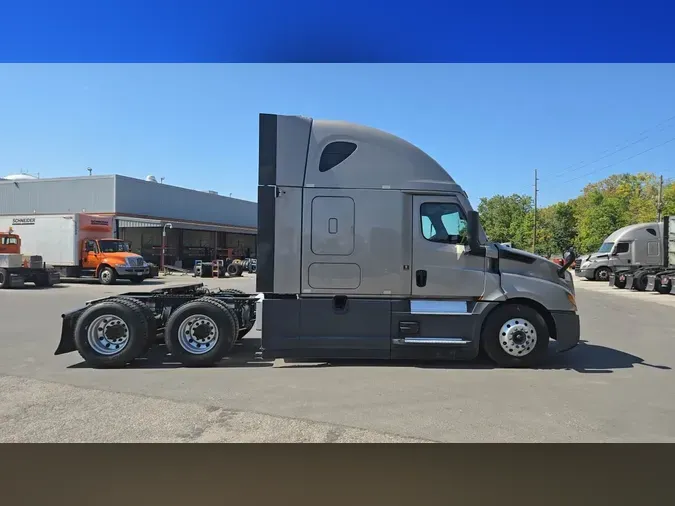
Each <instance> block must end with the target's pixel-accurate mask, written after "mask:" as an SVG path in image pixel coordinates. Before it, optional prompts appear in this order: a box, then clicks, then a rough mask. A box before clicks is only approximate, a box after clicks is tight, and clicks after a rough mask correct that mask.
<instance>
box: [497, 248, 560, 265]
mask: <svg viewBox="0 0 675 506" xmlns="http://www.w3.org/2000/svg"><path fill="white" fill-rule="evenodd" d="M498 248H499V256H500V257H501V258H506V259H510V260H516V261H518V260H519V259H522V260H525V261H526V262H528V263H530V264H532V263H535V262H537V261H538V262H545V263H548V264H550V265H552V266H554V267H555V268H556V269H558V268H559V267H560V266H559V265H558V264H557V263H555V262H554V261H553V260H549V259H548V258H544V257H542V256H539V255H535V254H534V253H530V252H529V251H525V250H522V249H517V248H510V247H508V246H502V245H499V246H498Z"/></svg>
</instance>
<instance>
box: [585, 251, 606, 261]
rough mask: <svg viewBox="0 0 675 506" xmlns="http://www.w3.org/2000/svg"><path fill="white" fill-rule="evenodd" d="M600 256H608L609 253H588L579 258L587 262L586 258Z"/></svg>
mask: <svg viewBox="0 0 675 506" xmlns="http://www.w3.org/2000/svg"><path fill="white" fill-rule="evenodd" d="M601 258H609V253H591V254H590V255H586V256H584V257H582V259H581V260H582V261H583V262H587V261H588V260H598V259H601Z"/></svg>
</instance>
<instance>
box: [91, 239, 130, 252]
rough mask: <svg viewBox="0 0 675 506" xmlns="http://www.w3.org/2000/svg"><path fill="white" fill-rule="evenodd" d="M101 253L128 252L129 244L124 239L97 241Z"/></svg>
mask: <svg viewBox="0 0 675 506" xmlns="http://www.w3.org/2000/svg"><path fill="white" fill-rule="evenodd" d="M98 245H99V247H100V248H101V253H129V252H130V251H131V245H130V244H129V243H128V242H124V241H98Z"/></svg>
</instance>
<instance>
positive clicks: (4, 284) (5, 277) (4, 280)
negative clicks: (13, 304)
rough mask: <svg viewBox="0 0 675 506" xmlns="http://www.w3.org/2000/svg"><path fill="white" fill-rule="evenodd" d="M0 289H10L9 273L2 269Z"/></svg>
mask: <svg viewBox="0 0 675 506" xmlns="http://www.w3.org/2000/svg"><path fill="white" fill-rule="evenodd" d="M0 288H9V271H7V269H0Z"/></svg>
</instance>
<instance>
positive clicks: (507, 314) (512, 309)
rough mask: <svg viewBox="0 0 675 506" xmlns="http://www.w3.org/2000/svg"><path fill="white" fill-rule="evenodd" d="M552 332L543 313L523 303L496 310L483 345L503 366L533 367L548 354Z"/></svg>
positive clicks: (482, 335)
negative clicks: (550, 333) (550, 332)
mask: <svg viewBox="0 0 675 506" xmlns="http://www.w3.org/2000/svg"><path fill="white" fill-rule="evenodd" d="M548 341H549V330H548V326H547V325H546V321H544V318H543V317H542V315H541V314H539V312H537V311H536V310H534V309H532V308H531V307H529V306H525V305H522V304H506V305H504V306H501V307H498V308H497V309H495V310H494V311H493V312H492V313H491V314H490V315H489V316H488V317H487V321H486V322H485V324H484V325H483V330H482V332H481V345H482V347H483V350H484V351H485V353H486V354H487V356H488V357H489V358H490V359H491V360H492V361H493V362H495V363H496V364H497V365H498V366H500V367H532V366H534V365H536V364H537V363H539V362H541V361H542V360H543V359H544V358H545V357H546V355H547V354H548Z"/></svg>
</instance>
